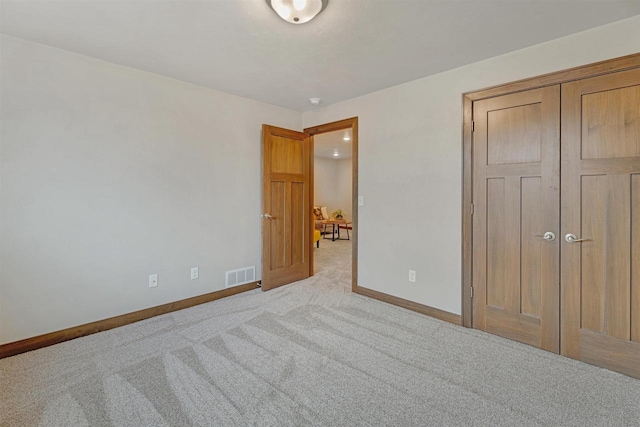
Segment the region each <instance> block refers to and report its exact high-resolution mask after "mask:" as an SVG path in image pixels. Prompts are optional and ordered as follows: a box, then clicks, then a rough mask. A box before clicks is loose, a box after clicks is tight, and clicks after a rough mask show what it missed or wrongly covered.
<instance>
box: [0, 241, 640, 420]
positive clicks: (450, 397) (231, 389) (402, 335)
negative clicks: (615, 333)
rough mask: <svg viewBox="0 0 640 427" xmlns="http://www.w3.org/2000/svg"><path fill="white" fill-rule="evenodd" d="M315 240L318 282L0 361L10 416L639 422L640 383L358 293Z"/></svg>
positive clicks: (324, 244)
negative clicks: (351, 287)
mask: <svg viewBox="0 0 640 427" xmlns="http://www.w3.org/2000/svg"><path fill="white" fill-rule="evenodd" d="M315 251H316V252H315V253H316V254H317V258H318V259H317V265H318V267H319V270H320V271H319V272H318V273H317V274H316V275H315V276H314V277H312V278H310V279H308V280H304V281H302V282H299V283H295V284H292V285H288V286H285V287H282V288H278V289H275V290H273V291H269V292H266V293H263V292H262V291H260V290H256V291H251V292H247V293H244V294H240V295H236V296H233V297H230V298H227V299H223V300H218V301H215V302H212V303H208V304H204V305H201V306H197V307H193V308H190V309H186V310H182V311H178V312H174V313H170V314H167V315H163V316H159V317H156V318H152V319H148V320H146V321H142V322H138V323H135V324H131V325H129V326H125V327H122V328H118V329H114V330H111V331H107V332H102V333H99V334H95V335H91V336H88V337H84V338H80V339H77V340H74V341H70V342H66V343H63V344H59V345H56V346H53V347H49V348H45V349H42V350H38V351H34V352H31V353H26V354H22V355H19V356H15V357H11V358H8V359H4V360H0V425H2V426H11V427H17V426H37V425H41V426H65V427H69V426H181V427H182V426H396V427H398V426H638V425H640V381H638V380H635V379H632V378H629V377H625V376H623V375H620V374H617V373H614V372H610V371H606V370H603V369H599V368H596V367H593V366H590V365H586V364H583V363H580V362H576V361H573V360H570V359H566V358H564V357H560V356H557V355H554V354H551V353H547V352H545V351H542V350H538V349H535V348H532V347H528V346H526V345H522V344H519V343H516V342H512V341H508V340H505V339H502V338H499V337H496V336H492V335H489V334H485V333H483V332H480V331H474V330H469V329H464V328H462V327H457V326H454V325H451V324H448V323H444V322H441V321H439V320H435V319H432V318H429V317H426V316H423V315H420V314H416V313H413V312H410V311H407V310H404V309H401V308H398V307H394V306H390V305H387V304H384V303H381V302H378V301H375V300H372V299H368V298H366V297H363V296H359V295H356V294H353V293H351V292H350V290H349V288H350V274H351V273H350V254H349V253H350V252H349V251H350V242H343V241H340V242H331V241H326V240H324V241H321V244H320V249H315ZM451 286H457V284H456V283H452V284H451Z"/></svg>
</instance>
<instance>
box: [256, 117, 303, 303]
mask: <svg viewBox="0 0 640 427" xmlns="http://www.w3.org/2000/svg"><path fill="white" fill-rule="evenodd" d="M262 159H263V169H262V209H263V211H262V218H263V219H262V290H265V291H267V290H269V289H273V288H275V287H278V286H282V285H286V284H288V283H292V282H296V281H298V280H302V279H305V278H307V277H309V246H310V244H309V238H310V236H309V221H310V213H309V194H310V188H309V186H310V178H309V177H310V171H309V168H310V150H309V135H307V134H305V133H302V132H296V131H293V130H288V129H281V128H277V127H274V126H269V125H262Z"/></svg>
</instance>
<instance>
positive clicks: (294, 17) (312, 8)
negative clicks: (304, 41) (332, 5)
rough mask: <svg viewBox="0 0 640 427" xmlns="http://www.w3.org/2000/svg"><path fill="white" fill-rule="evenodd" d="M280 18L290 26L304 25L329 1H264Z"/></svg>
mask: <svg viewBox="0 0 640 427" xmlns="http://www.w3.org/2000/svg"><path fill="white" fill-rule="evenodd" d="M266 2H267V4H268V5H269V7H270V8H271V9H273V10H274V11H275V12H276V13H277V14H278V15H279V16H280V18H282V19H284V20H285V21H287V22H290V23H292V24H304V23H305V22H309V21H311V20H312V19H313V18H315V16H316V15H317V14H319V13H320V12H322V11H323V10H324V8H325V7H327V3H329V0H266Z"/></svg>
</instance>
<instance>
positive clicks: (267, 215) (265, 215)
mask: <svg viewBox="0 0 640 427" xmlns="http://www.w3.org/2000/svg"><path fill="white" fill-rule="evenodd" d="M260 216H261V217H262V218H265V219H273V217H272V216H271V214H269V213H266V214H264V215H260Z"/></svg>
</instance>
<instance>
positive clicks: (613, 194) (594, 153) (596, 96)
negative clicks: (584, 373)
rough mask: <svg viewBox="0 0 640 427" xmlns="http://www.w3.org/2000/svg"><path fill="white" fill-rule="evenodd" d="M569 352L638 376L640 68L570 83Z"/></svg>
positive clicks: (565, 95) (565, 196)
mask: <svg viewBox="0 0 640 427" xmlns="http://www.w3.org/2000/svg"><path fill="white" fill-rule="evenodd" d="M562 354H564V355H566V356H570V357H573V358H575V359H579V360H582V361H585V362H588V363H592V364H594V365H599V366H602V367H605V368H608V369H612V370H615V371H619V372H623V373H625V374H627V375H630V376H633V377H636V378H640V69H635V70H630V71H621V72H618V73H614V74H609V75H604V76H600V77H593V78H590V79H584V80H578V81H576V82H572V83H566V84H564V85H562Z"/></svg>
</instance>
